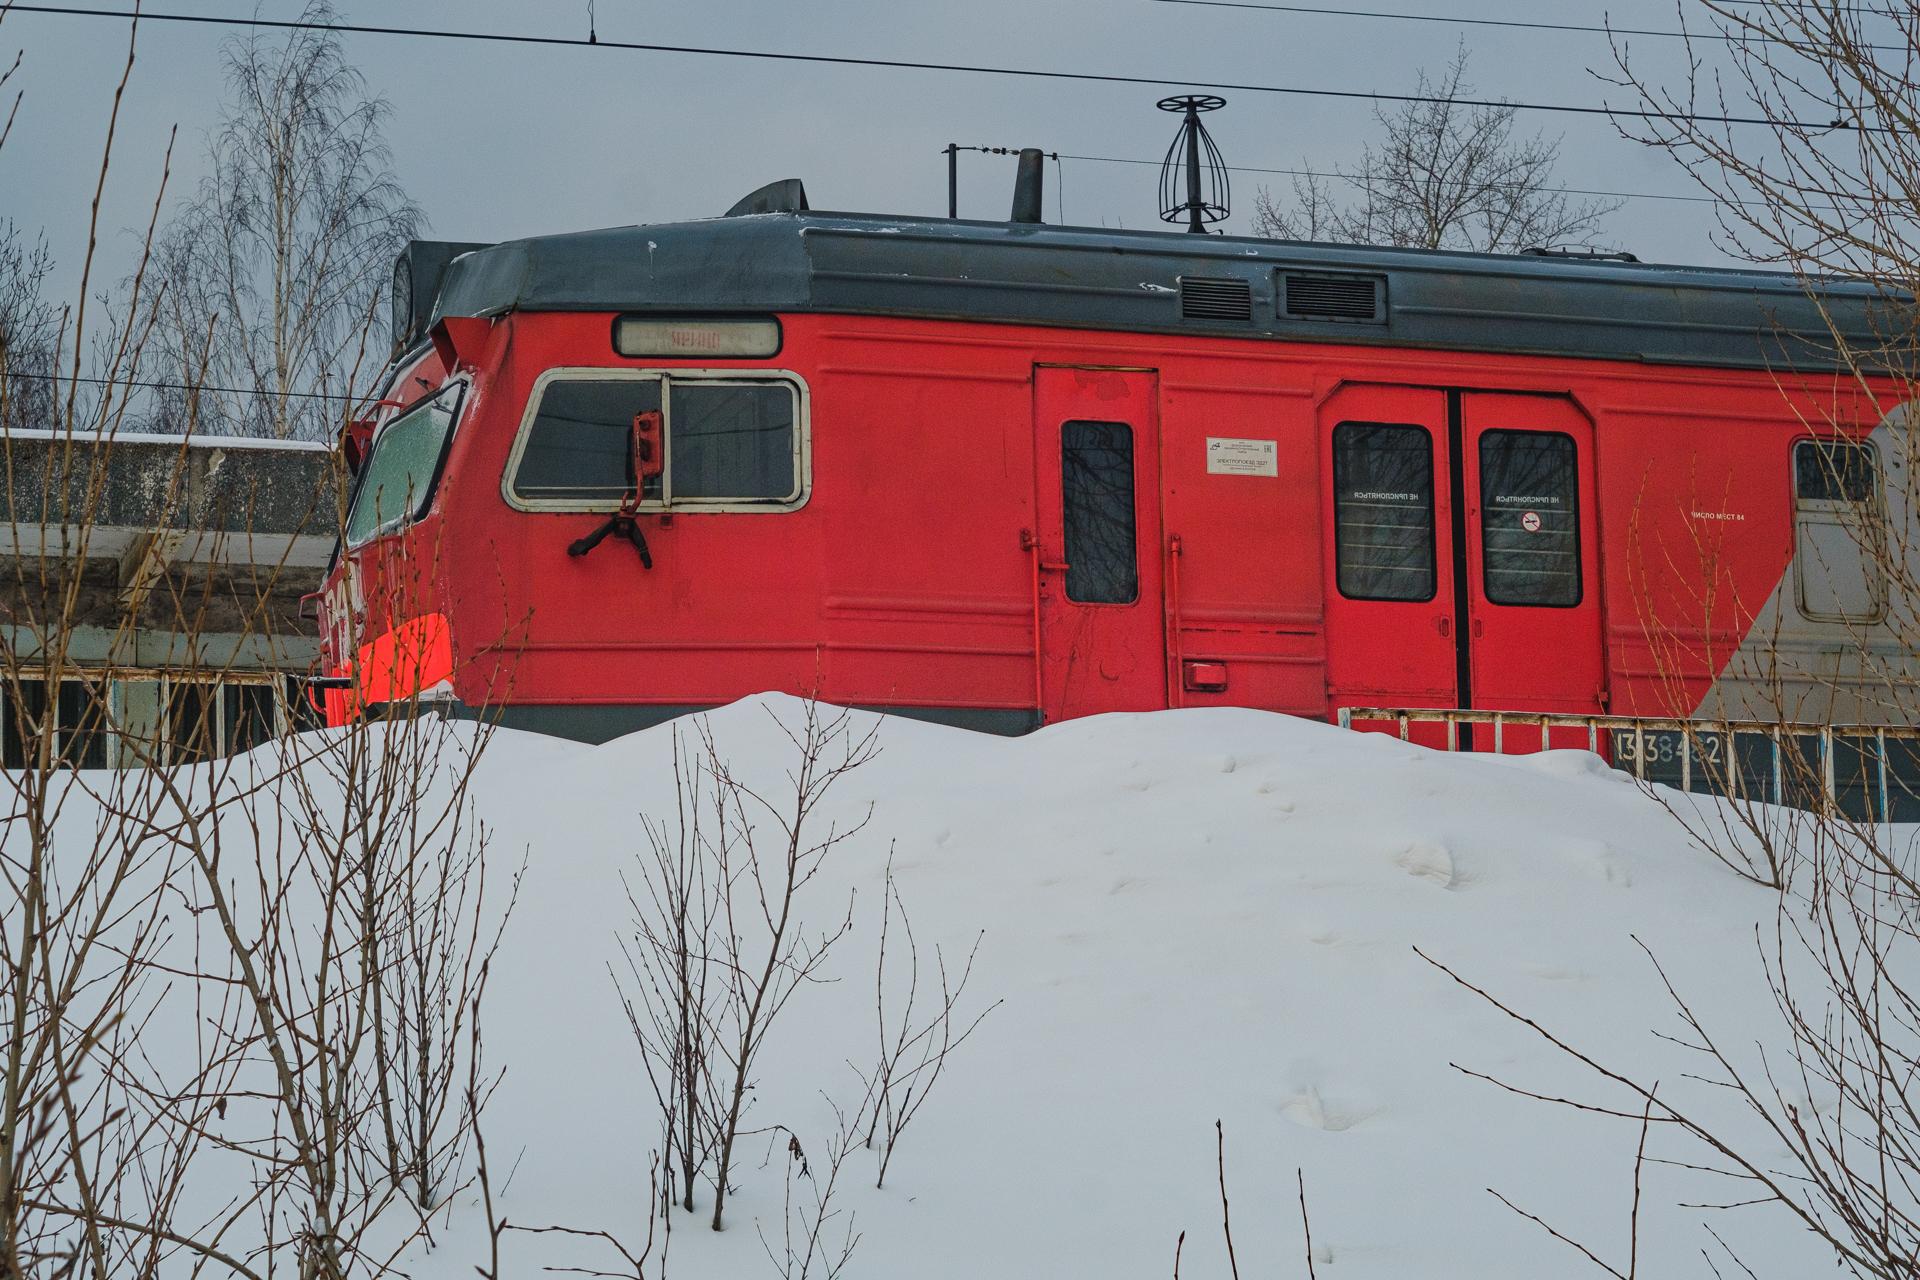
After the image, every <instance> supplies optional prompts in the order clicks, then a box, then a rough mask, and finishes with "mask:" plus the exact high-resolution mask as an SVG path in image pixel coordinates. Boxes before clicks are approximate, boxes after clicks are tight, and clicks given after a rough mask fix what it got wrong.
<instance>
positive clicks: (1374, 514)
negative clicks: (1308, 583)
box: [1333, 422, 1436, 600]
mask: <svg viewBox="0 0 1920 1280" xmlns="http://www.w3.org/2000/svg"><path fill="white" fill-rule="evenodd" d="M1333 507H1334V532H1333V540H1334V563H1335V567H1336V572H1335V578H1336V579H1337V581H1338V583H1339V587H1340V594H1341V595H1343V596H1345V597H1347V598H1348V599H1349V600H1431V599H1433V593H1434V579H1435V576H1436V575H1435V571H1434V538H1433V437H1432V436H1430V435H1429V434H1427V429H1426V428H1425V427H1415V426H1400V425H1393V424H1385V423H1376V422H1343V423H1341V424H1340V425H1339V426H1337V427H1335V428H1334V429H1333Z"/></svg>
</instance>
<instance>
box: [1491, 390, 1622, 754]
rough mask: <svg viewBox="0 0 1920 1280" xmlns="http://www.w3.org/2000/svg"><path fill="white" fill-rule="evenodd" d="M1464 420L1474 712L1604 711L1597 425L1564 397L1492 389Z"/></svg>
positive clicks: (1582, 741)
mask: <svg viewBox="0 0 1920 1280" xmlns="http://www.w3.org/2000/svg"><path fill="white" fill-rule="evenodd" d="M1460 419H1461V427H1462V430H1461V435H1460V441H1461V453H1462V458H1461V463H1462V466H1461V473H1462V477H1463V480H1464V489H1465V493H1464V494H1462V495H1461V497H1462V500H1463V502H1464V503H1465V506H1466V513H1467V525H1468V536H1467V538H1466V564H1467V580H1468V590H1467V592H1466V597H1467V610H1468V622H1467V628H1468V635H1467V642H1468V645H1469V646H1470V653H1471V667H1472V698H1473V703H1472V705H1474V706H1476V707H1484V708H1487V709H1490V710H1498V711H1554V712H1562V713H1572V714H1599V713H1601V712H1604V711H1605V710H1606V705H1607V692H1606V663H1605V657H1604V649H1603V637H1602V631H1601V608H1600V604H1601V602H1600V566H1599V545H1600V540H1599V537H1598V517H1597V514H1596V504H1595V502H1594V497H1593V494H1594V482H1593V424H1592V422H1591V421H1589V420H1588V418H1587V417H1586V415H1585V414H1583V413H1581V412H1580V411H1579V409H1578V408H1576V407H1575V406H1574V404H1573V402H1572V401H1570V400H1568V399H1566V398H1565V397H1562V396H1534V395H1503V394H1495V393H1486V392H1463V393H1460ZM1565 736H1566V737H1567V743H1566V745H1574V741H1573V740H1574V738H1578V740H1579V745H1582V746H1584V745H1585V734H1584V733H1579V734H1571V733H1570V734H1568V735H1565ZM1531 741H1532V743H1533V744H1534V745H1537V743H1538V739H1537V738H1534V739H1532V740H1531Z"/></svg>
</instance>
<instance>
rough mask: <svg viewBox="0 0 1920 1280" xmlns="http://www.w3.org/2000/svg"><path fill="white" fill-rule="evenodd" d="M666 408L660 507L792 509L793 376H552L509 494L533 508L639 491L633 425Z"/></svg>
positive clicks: (798, 482) (797, 439)
mask: <svg viewBox="0 0 1920 1280" xmlns="http://www.w3.org/2000/svg"><path fill="white" fill-rule="evenodd" d="M643 413H659V414H661V415H662V423H663V431H664V435H665V452H666V467H665V471H664V473H663V474H662V475H660V476H658V477H654V478H651V479H649V480H648V482H647V488H646V492H645V493H643V494H641V495H640V500H641V502H642V503H643V504H647V505H651V506H654V507H656V508H667V507H693V508H700V507H706V508H710V509H712V508H717V509H723V510H724V509H752V508H755V507H778V508H787V507H793V506H797V505H799V503H800V502H801V500H802V499H803V496H804V490H805V480H806V477H805V474H804V470H805V461H806V448H805V445H806V424H805V397H804V395H803V392H802V389H801V388H800V387H799V385H798V384H797V383H796V382H794V381H793V380H791V379H790V378H788V377H786V376H781V377H779V378H741V377H736V376H732V375H728V376H712V375H690V374H638V375H630V376H625V377H616V376H609V374H608V373H607V372H606V371H600V372H599V373H598V374H597V375H585V374H578V373H565V374H548V375H546V376H545V377H543V378H542V380H541V383H540V384H539V385H538V386H536V388H535V391H534V397H533V406H532V409H531V411H530V412H529V415H528V418H527V422H526V425H525V426H524V427H523V429H522V431H521V437H520V441H519V443H518V445H517V446H516V449H515V454H514V458H513V460H512V461H511V462H510V463H509V475H510V477H511V480H510V483H509V486H508V496H509V497H510V498H511V499H512V500H513V501H514V502H515V503H516V505H519V506H522V507H529V508H533V509H540V508H548V509H564V510H575V511H578V510H599V509H612V508H615V507H618V506H619V505H620V504H621V503H622V502H625V501H627V500H629V499H631V498H632V497H633V496H634V495H633V480H632V476H633V464H632V459H631V457H630V456H629V455H630V452H631V449H632V439H633V421H634V419H635V417H637V416H638V415H640V414H643Z"/></svg>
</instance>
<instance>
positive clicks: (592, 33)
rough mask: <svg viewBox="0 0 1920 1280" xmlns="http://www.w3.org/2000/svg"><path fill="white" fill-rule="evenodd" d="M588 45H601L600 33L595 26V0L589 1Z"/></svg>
mask: <svg viewBox="0 0 1920 1280" xmlns="http://www.w3.org/2000/svg"><path fill="white" fill-rule="evenodd" d="M587 43H588V44H599V43H600V32H599V30H598V29H596V28H595V26H594V24H593V0H587Z"/></svg>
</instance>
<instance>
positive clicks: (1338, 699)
mask: <svg viewBox="0 0 1920 1280" xmlns="http://www.w3.org/2000/svg"><path fill="white" fill-rule="evenodd" d="M1320 421H1321V436H1320V444H1321V463H1320V466H1321V492H1322V493H1325V494H1328V495H1329V502H1328V505H1327V511H1326V520H1325V522H1326V533H1325V535H1324V537H1325V551H1324V554H1325V556H1326V571H1325V580H1326V583H1327V594H1326V627H1327V685H1328V692H1329V694H1330V697H1331V700H1332V702H1333V705H1334V706H1335V707H1336V708H1338V707H1343V706H1344V707H1394V708H1399V707H1442V708H1444V707H1456V706H1460V705H1462V702H1461V690H1460V675H1461V672H1460V664H1459V658H1460V654H1459V650H1458V648H1457V643H1458V627H1457V625H1456V617H1455V614H1456V609H1457V604H1456V600H1455V592H1456V587H1457V582H1456V571H1455V554H1454V553H1455V538H1454V530H1453V504H1452V498H1451V487H1450V483H1449V478H1448V457H1449V455H1448V449H1447V424H1448V419H1447V394H1446V392H1444V391H1438V390H1433V389H1431V388H1425V387H1399V386H1384V385H1350V386H1347V387H1343V388H1342V389H1340V390H1339V391H1338V392H1336V393H1335V394H1334V395H1333V396H1332V397H1330V398H1329V399H1328V400H1327V402H1326V403H1325V404H1324V405H1323V406H1322V407H1321V413H1320ZM1376 727H1378V726H1376ZM1416 736H1419V737H1420V738H1421V740H1422V741H1426V740H1427V739H1428V738H1429V737H1434V738H1435V740H1436V741H1437V740H1438V738H1437V737H1435V735H1432V734H1424V733H1422V734H1417V735H1416Z"/></svg>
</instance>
